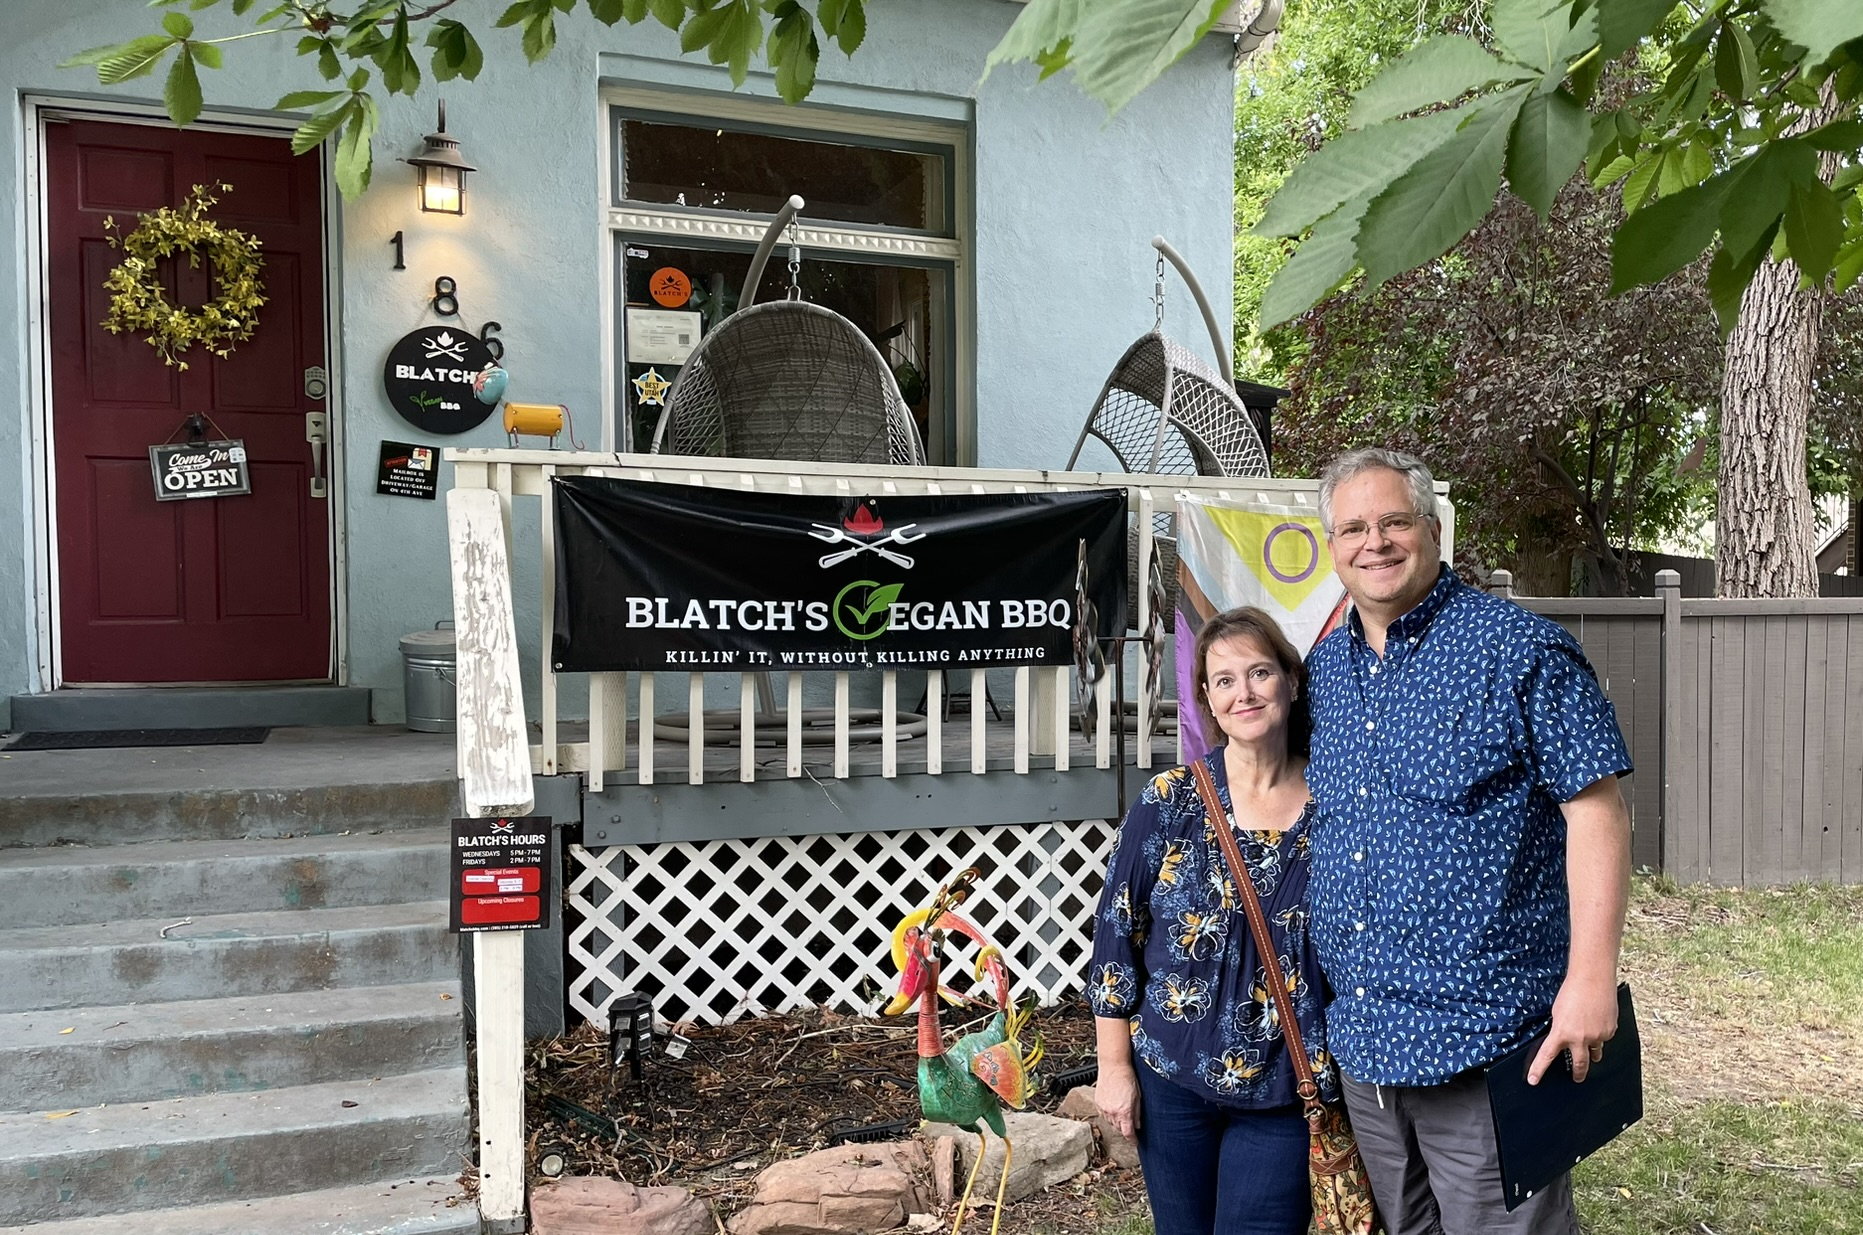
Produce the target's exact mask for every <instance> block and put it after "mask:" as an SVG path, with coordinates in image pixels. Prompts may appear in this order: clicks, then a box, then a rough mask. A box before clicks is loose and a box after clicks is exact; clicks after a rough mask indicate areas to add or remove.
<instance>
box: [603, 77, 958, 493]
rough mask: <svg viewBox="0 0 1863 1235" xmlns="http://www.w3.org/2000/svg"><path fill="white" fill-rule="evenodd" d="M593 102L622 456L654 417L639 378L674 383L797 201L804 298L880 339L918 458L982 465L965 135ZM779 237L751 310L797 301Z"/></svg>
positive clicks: (626, 99) (618, 100)
mask: <svg viewBox="0 0 1863 1235" xmlns="http://www.w3.org/2000/svg"><path fill="white" fill-rule="evenodd" d="M603 101H604V103H605V105H606V115H607V120H608V124H607V139H608V144H609V148H608V151H607V156H608V172H609V175H608V185H607V201H606V214H607V227H608V232H609V238H610V241H611V243H612V245H613V251H614V262H615V265H614V299H613V303H614V306H615V314H614V326H615V356H614V361H613V366H612V367H613V373H614V383H613V385H614V408H615V414H616V443H617V445H618V446H619V447H620V448H621V449H624V450H625V449H634V450H641V451H644V450H646V449H647V448H648V446H649V444H650V442H651V440H652V437H653V432H654V426H655V423H656V422H657V420H658V417H659V409H658V408H657V407H654V406H652V405H650V404H643V403H642V402H641V399H640V392H639V389H638V387H637V386H636V383H635V379H637V378H641V377H643V376H644V375H645V374H646V373H647V370H648V369H649V368H652V369H654V370H655V372H656V373H657V374H658V375H659V377H660V378H662V379H663V380H666V381H671V380H672V378H673V376H674V373H675V372H676V370H677V365H675V364H670V363H669V362H668V360H667V358H669V357H676V356H677V355H678V354H679V352H680V349H681V348H682V347H684V346H690V345H692V344H694V343H696V338H695V337H694V334H693V332H694V331H696V332H697V333H698V336H699V337H702V335H703V333H704V332H705V331H707V330H709V329H711V328H712V327H713V326H714V325H716V324H717V323H718V322H719V321H720V320H722V318H723V317H724V316H725V315H728V314H729V313H730V312H731V311H733V310H734V309H736V308H737V307H738V300H739V299H740V289H741V287H742V284H743V280H744V278H745V276H746V274H747V273H748V269H749V265H750V261H751V255H752V253H753V251H754V250H755V249H756V247H757V242H758V241H759V240H760V239H761V238H762V236H763V233H764V229H765V227H766V226H767V225H768V222H769V220H770V219H771V217H772V216H773V215H774V214H775V212H776V211H777V210H778V209H779V208H780V207H781V205H782V203H783V202H784V201H786V200H787V199H788V198H789V196H790V195H791V194H796V195H799V196H801V197H802V198H803V199H804V200H805V201H806V203H807V205H806V207H805V209H804V210H803V212H802V215H801V217H800V219H799V220H798V222H797V224H796V226H795V227H794V229H793V230H792V231H791V232H790V234H789V235H790V236H793V238H794V239H795V241H796V242H797V244H799V246H800V248H801V258H802V260H801V264H800V268H799V270H797V271H796V272H795V274H794V282H795V283H796V284H797V286H798V288H799V291H800V294H801V296H802V298H803V299H805V300H808V301H810V302H811V303H814V304H819V305H822V306H824V307H826V308H830V309H833V310H834V311H835V312H837V313H840V314H841V315H842V316H844V317H846V318H847V319H848V320H850V321H852V322H853V323H854V324H855V326H856V327H858V328H859V329H860V331H861V332H862V333H864V334H865V335H866V336H867V337H868V338H869V339H870V340H872V341H873V342H874V344H875V346H876V347H877V348H878V349H879V351H880V354H881V356H882V357H883V358H884V360H885V361H886V363H887V366H888V367H889V368H890V369H892V371H893V373H894V376H895V378H896V380H897V381H898V384H899V387H900V390H901V394H902V396H903V397H904V399H905V402H906V404H907V406H908V407H910V408H911V410H912V413H913V416H914V419H915V420H916V421H917V422H918V425H919V432H920V437H921V438H922V439H923V441H924V445H925V453H926V458H927V460H928V462H931V463H935V464H962V463H971V462H974V461H975V442H976V433H975V421H974V382H973V381H972V379H971V377H970V374H971V372H972V361H971V356H970V347H969V316H970V304H971V296H972V291H973V289H972V288H971V286H970V278H971V275H970V270H971V265H970V262H969V260H968V236H967V232H968V215H969V210H968V194H969V164H968V158H969V134H968V130H967V129H966V127H965V126H964V125H962V124H959V123H955V122H952V121H947V120H937V119H927V118H920V117H915V116H905V115H885V114H878V113H872V112H866V111H840V110H836V109H833V108H827V107H816V106H808V107H802V108H797V107H787V106H785V105H783V104H781V103H778V102H774V101H771V100H764V99H756V98H749V97H744V96H712V95H698V94H693V93H690V92H671V91H658V90H647V89H639V88H631V87H617V88H611V89H609V90H606V91H604V94H603ZM788 239H789V237H788V236H786V237H785V240H784V243H782V244H779V246H778V247H777V249H776V251H775V252H774V253H773V254H772V256H771V259H770V261H769V264H768V266H767V267H766V268H765V271H764V274H763V277H762V279H761V280H760V282H759V286H758V289H757V292H756V296H755V299H756V300H757V301H758V302H759V303H761V302H763V301H767V300H771V299H780V298H781V297H783V296H784V295H786V294H788V293H789V291H790V286H791V281H792V274H791V271H790V266H789V260H788V257H789V250H788ZM669 270H670V271H674V272H677V276H676V277H674V276H666V275H665V274H664V272H666V271H669ZM686 288H689V289H690V291H689V294H688V298H686V299H684V300H680V299H679V295H680V292H681V290H682V289H686ZM656 292H657V293H658V295H656ZM679 314H684V315H685V316H684V317H683V318H682V317H680V316H677V315H679ZM650 329H651V330H653V331H655V332H657V333H658V337H657V338H654V339H649V337H648V335H649V330H650Z"/></svg>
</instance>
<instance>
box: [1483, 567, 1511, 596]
mask: <svg viewBox="0 0 1863 1235" xmlns="http://www.w3.org/2000/svg"><path fill="white" fill-rule="evenodd" d="M1488 591H1489V593H1491V594H1492V595H1495V596H1505V597H1507V598H1508V599H1509V600H1512V599H1513V596H1514V572H1513V571H1511V570H1497V571H1495V572H1494V573H1492V574H1490V575H1489V576H1488Z"/></svg>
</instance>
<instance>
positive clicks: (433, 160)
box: [407, 99, 478, 214]
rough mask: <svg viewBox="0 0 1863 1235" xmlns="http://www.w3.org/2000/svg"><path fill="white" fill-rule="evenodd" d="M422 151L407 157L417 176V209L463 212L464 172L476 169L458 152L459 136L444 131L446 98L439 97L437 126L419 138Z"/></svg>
mask: <svg viewBox="0 0 1863 1235" xmlns="http://www.w3.org/2000/svg"><path fill="white" fill-rule="evenodd" d="M421 142H422V145H421V152H420V153H419V154H417V155H413V156H412V157H410V158H409V159H408V160H407V162H408V163H409V164H410V165H412V166H413V167H414V169H415V171H416V173H417V174H418V175H419V177H420V208H421V209H422V210H423V211H426V212H427V213H429V214H464V213H466V173H467V172H472V171H477V170H478V168H476V167H474V166H473V165H472V164H470V163H468V162H466V160H465V158H464V157H463V156H462V155H461V154H460V153H459V139H458V138H456V137H453V136H452V135H451V134H449V133H448V132H447V131H446V100H445V99H441V100H440V128H439V131H438V132H436V133H429V134H427V136H426V137H424V138H422V139H421Z"/></svg>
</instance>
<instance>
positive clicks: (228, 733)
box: [6, 726, 271, 751]
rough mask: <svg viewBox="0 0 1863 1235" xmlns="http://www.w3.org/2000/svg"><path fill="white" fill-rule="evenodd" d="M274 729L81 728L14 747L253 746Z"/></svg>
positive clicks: (28, 736) (24, 738)
mask: <svg viewBox="0 0 1863 1235" xmlns="http://www.w3.org/2000/svg"><path fill="white" fill-rule="evenodd" d="M270 732H271V729H270V728H269V727H266V726H252V727H249V728H244V729H79V730H74V731H73V732H71V733H22V734H20V735H19V736H18V737H16V738H14V739H13V740H12V742H10V743H8V744H7V747H6V749H7V750H10V751H13V750H104V749H109V748H112V747H118V746H251V745H254V744H256V743H259V742H263V741H264V740H265V735H266V734H268V733H270Z"/></svg>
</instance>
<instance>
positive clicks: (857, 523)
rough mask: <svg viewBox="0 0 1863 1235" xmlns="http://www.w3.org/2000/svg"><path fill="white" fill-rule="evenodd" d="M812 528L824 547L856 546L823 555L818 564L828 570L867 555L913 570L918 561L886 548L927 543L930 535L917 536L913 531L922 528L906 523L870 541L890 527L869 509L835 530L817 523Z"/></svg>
mask: <svg viewBox="0 0 1863 1235" xmlns="http://www.w3.org/2000/svg"><path fill="white" fill-rule="evenodd" d="M811 526H812V527H813V528H814V529H815V530H814V531H812V532H810V533H809V535H811V536H813V537H814V538H815V539H817V540H819V541H821V542H822V543H824V544H830V545H839V544H848V545H852V546H853V548H851V549H842V550H840V551H839V552H836V553H824V554H822V555H821V557H820V558H818V559H816V562H817V564H818V565H819V566H821V568H822V569H824V570H826V569H827V568H828V567H830V566H839V565H840V564H841V563H842V562H845V561H847V560H848V559H849V558H853V557H859V556H860V555H861V554H863V553H872V554H877V555H878V556H880V557H882V558H885V559H886V560H887V561H889V562H891V563H893V564H894V565H895V566H903V567H904V568H905V569H907V570H911V569H912V564H913V562H914V561H915V560H916V559H914V558H912V557H910V556H909V555H907V554H904V553H895V552H893V551H892V550H891V549H888V548H887V547H886V546H887V545H909V544H911V543H913V542H914V541H918V540H924V539H925V537H926V536H927V535H928V533H926V532H917V533H914V532H913V531H912V529H913V528H915V527H917V526H918V524H916V523H902V524H900V525H899V526H898V527H896V528H894V529H892V530H891V531H889V532H887V533H886V535H884V536H880V537H877V538H875V539H871V540H869V539H867V538H868V537H870V536H873V534H874V533H875V532H879V531H883V530H885V528H886V524H884V523H883V522H881V521H880V519H879V518H878V517H877V516H875V515H874V513H873V512H872V511H871V510H870V509H868V508H867V507H865V506H862V507H860V508H858V509H857V510H856V511H855V512H854V517H853V518H851V519H849V520H847V521H846V522H845V523H843V524H842V525H841V526H840V527H835V526H833V525H831V524H827V523H816V524H811Z"/></svg>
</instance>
